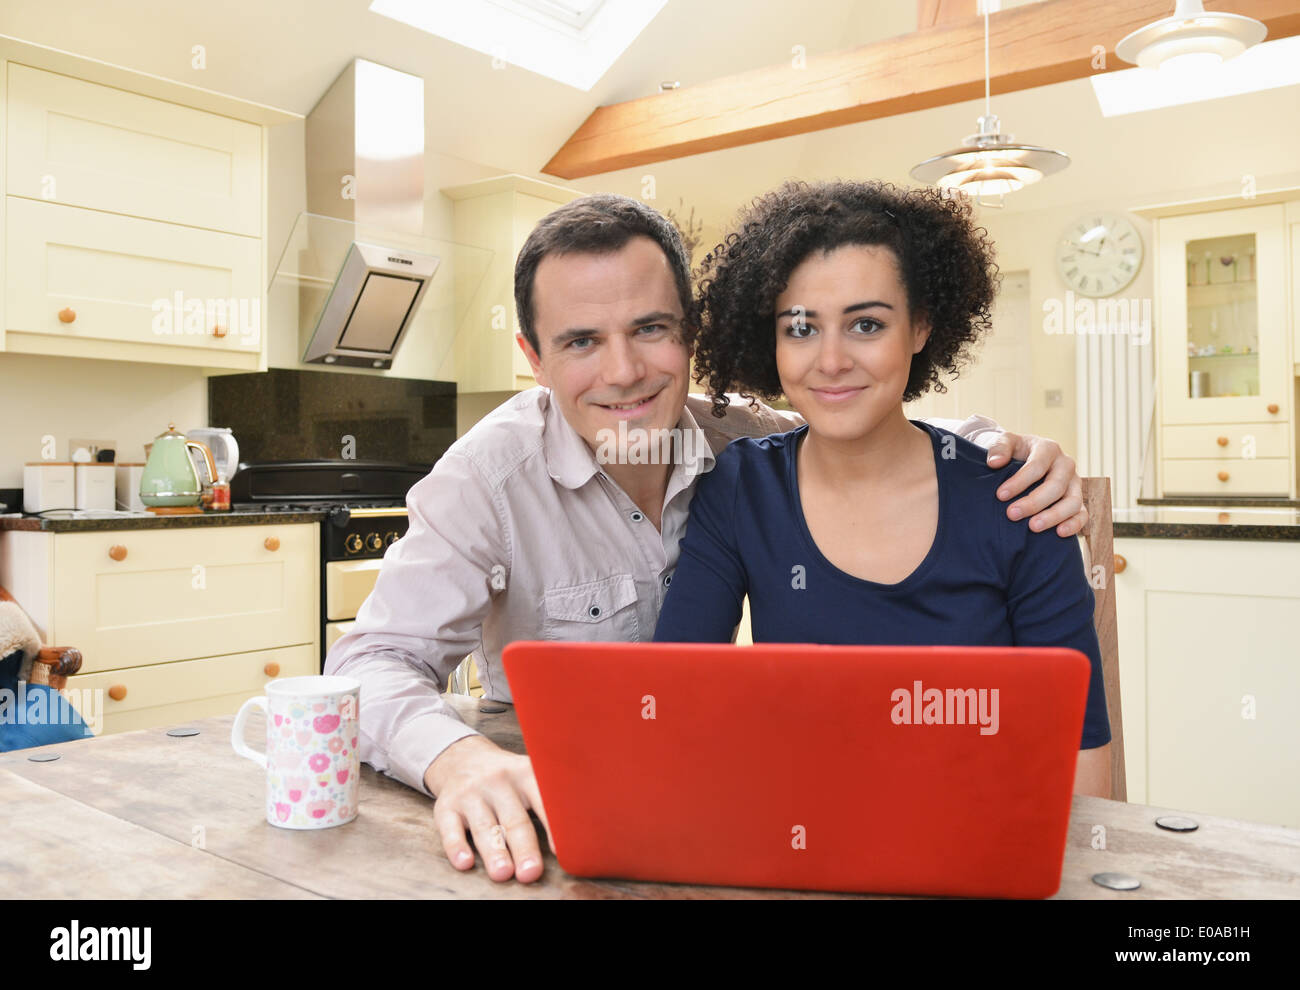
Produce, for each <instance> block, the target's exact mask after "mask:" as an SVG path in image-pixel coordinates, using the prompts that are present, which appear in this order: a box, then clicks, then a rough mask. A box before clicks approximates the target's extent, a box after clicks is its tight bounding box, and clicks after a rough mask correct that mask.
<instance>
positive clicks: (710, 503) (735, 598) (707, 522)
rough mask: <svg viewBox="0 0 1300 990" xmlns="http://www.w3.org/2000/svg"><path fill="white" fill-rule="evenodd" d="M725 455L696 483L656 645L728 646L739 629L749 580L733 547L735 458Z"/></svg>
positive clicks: (734, 531)
mask: <svg viewBox="0 0 1300 990" xmlns="http://www.w3.org/2000/svg"><path fill="white" fill-rule="evenodd" d="M735 453H736V452H735V451H734V450H727V451H723V452H722V454H720V455H719V456H718V460H717V463H716V464H715V466H714V469H713V470H712V471H710V472H709V473H708V474H706V475H704V476H703V477H702V478H700V480H699V481H698V482H697V483H696V489H695V495H694V497H693V498H692V499H691V517H690V522H689V523H687V526H686V535H685V536H684V537H683V538H682V542H681V554H680V556H679V557H678V560H677V569H676V570H675V571H674V572H673V577H672V584H671V585H669V588H668V594H667V596H666V597H665V599H664V606H663V609H662V610H661V611H660V613H659V624H658V626H656V627H655V639H656V640H657V641H660V642H669V643H729V642H731V641H732V640H733V639H734V637H735V634H736V626H737V625H738V624H739V623H740V616H741V611H742V607H743V605H744V601H745V594H746V592H747V590H748V580H747V579H746V576H745V568H744V565H743V564H742V563H741V559H740V553H739V548H738V546H737V542H736V526H735V521H736V516H735V503H736V491H737V485H736V478H737V474H738V467H739V465H738V461H739V458H738V457H736V456H734V455H735Z"/></svg>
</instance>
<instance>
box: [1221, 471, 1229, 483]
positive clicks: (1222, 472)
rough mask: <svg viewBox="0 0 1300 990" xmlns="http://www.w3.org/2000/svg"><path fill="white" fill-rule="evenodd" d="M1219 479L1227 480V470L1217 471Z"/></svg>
mask: <svg viewBox="0 0 1300 990" xmlns="http://www.w3.org/2000/svg"><path fill="white" fill-rule="evenodd" d="M1219 480H1220V481H1227V480H1228V472H1227V471H1220V472H1219Z"/></svg>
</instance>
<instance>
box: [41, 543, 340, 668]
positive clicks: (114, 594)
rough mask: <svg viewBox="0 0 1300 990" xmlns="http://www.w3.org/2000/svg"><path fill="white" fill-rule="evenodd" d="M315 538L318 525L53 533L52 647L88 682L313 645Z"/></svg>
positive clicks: (315, 630) (316, 582)
mask: <svg viewBox="0 0 1300 990" xmlns="http://www.w3.org/2000/svg"><path fill="white" fill-rule="evenodd" d="M268 539H271V542H270V543H268V542H267V541H268ZM318 539H319V529H318V527H317V525H316V524H315V523H305V524H304V523H296V524H288V525H284V526H275V525H267V526H228V527H227V526H216V527H202V528H200V527H190V528H186V529H176V530H171V529H152V530H115V531H106V532H95V533H58V534H56V535H55V540H54V581H53V588H54V593H53V599H54V621H53V625H54V628H53V630H52V631H51V634H50V638H51V639H52V640H53V641H54V642H57V643H60V644H62V643H66V644H68V645H71V646H75V647H76V648H77V649H79V650H81V652H82V656H83V658H84V659H83V661H82V668H81V669H82V671H84V672H85V673H88V674H89V673H95V672H98V671H104V670H117V669H120V668H125V667H136V666H142V665H146V664H155V663H161V662H165V661H172V660H189V659H193V658H195V657H208V656H215V655H217V654H223V653H236V652H245V651H250V650H262V649H271V648H275V647H281V646H293V645H298V644H303V643H310V644H314V643H315V642H316V641H317V639H318V636H319V627H318V623H319V615H320V602H319V598H318V595H319V588H320V572H319V563H318V561H319V547H318V542H317V541H318ZM115 547H117V548H120V549H119V550H117V551H115V550H114V548H115Z"/></svg>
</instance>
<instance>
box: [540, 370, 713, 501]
mask: <svg viewBox="0 0 1300 990" xmlns="http://www.w3.org/2000/svg"><path fill="white" fill-rule="evenodd" d="M546 398H547V403H546V428H545V433H544V435H543V440H542V442H543V447H544V449H545V452H546V468H547V471H548V472H549V473H550V476H551V478H552V479H554V480H555V481H556V482H557V483H558V484H561V485H563V486H564V487H565V488H572V489H577V488H581V487H582V486H583V485H585V484H586V483H587V482H589V481H590V480H591V479H592V478H594V477H595V476H596V475H597V474H599V473H600V472H601V466H600V464H599V463H598V462H597V461H596V455H595V452H594V451H592V449H591V448H590V447H589V446H587V441H586V440H584V439H582V436H581V435H580V434H579V433H578V431H577V430H575V429H574V428H573V427H572V426H570V425H569V421H568V420H567V419H565V418H564V414H563V413H562V412H561V411H560V406H559V403H557V402H556V401H555V400H554V398H553V397H552V395H551V390H550V389H547V390H546ZM676 429H677V430H678V436H677V441H678V443H677V447H676V449H679V450H681V451H682V452H683V455H684V456H683V459H682V463H681V464H676V465H674V466H673V472H672V473H673V475H674V476H675V475H677V474H678V472H679V471H684V472H685V478H684V483H685V484H689V483H690V482H692V481H694V480H695V478H697V477H698V476H699V475H701V474H704V473H705V472H708V471H712V470H713V462H714V457H713V451H712V450H711V449H710V447H709V443H708V440H707V439H706V438H705V435H704V431H703V430H701V429H700V428H699V425H698V424H697V423H696V422H695V417H694V416H692V415H691V411H690V410H689V409H687V408H685V407H684V406H683V407H682V415H681V416H680V418H678V420H677V426H676ZM670 486H671V482H670Z"/></svg>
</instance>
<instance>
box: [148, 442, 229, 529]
mask: <svg viewBox="0 0 1300 990" xmlns="http://www.w3.org/2000/svg"><path fill="white" fill-rule="evenodd" d="M191 448H197V449H198V450H200V451H202V453H203V458H204V463H205V465H206V466H207V469H208V470H209V471H210V472H212V475H213V477H215V476H216V473H217V466H216V464H214V463H213V461H212V451H210V450H208V448H207V446H206V445H205V444H202V443H199V442H198V441H197V440H189V439H187V438H186V436H185V434H183V433H181V432H180V431H179V430H177V429H176V425H175V424H174V423H172V424H169V425H168V427H167V432H166V433H160V434H158V436H156V437H154V441H153V446H152V447H151V448H150V450H149V460H148V461H147V462H145V466H144V471H143V472H142V473H141V475H140V501H141V502H143V503H144V504H145V505H146V506H147V507H149V508H151V509H153V508H175V507H181V506H196V505H198V504H199V501H200V498H201V497H202V495H203V485H202V482H201V480H200V478H199V474H198V472H197V471H196V470H195V469H194V464H193V462H192V461H191V460H190V450H191Z"/></svg>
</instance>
